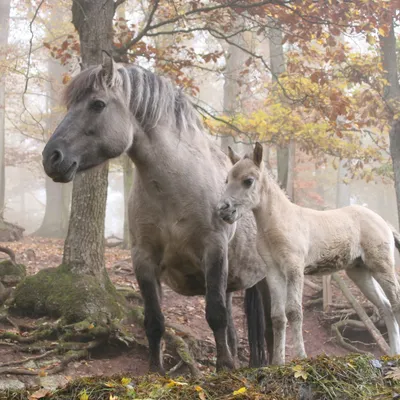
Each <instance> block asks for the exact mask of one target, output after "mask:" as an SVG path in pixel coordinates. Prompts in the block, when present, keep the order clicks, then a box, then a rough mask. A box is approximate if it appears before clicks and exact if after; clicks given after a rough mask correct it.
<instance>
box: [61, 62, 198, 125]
mask: <svg viewBox="0 0 400 400" xmlns="http://www.w3.org/2000/svg"><path fill="white" fill-rule="evenodd" d="M115 75H116V76H115V77H114V79H113V80H112V83H111V85H110V84H109V83H107V82H106V80H105V79H104V76H103V71H102V67H101V66H100V65H99V66H94V67H89V68H87V69H85V70H83V71H82V72H81V73H80V74H78V75H77V76H76V77H74V78H73V79H72V80H71V82H70V84H69V85H68V86H67V88H66V90H65V93H64V102H65V104H66V105H67V107H69V106H71V105H72V104H73V103H75V102H77V101H79V100H81V99H82V98H83V97H84V96H86V95H87V94H88V93H91V92H94V91H96V90H99V89H103V90H106V91H112V92H113V93H116V94H117V95H120V96H123V98H124V100H125V101H126V102H127V103H128V104H129V106H130V110H131V111H132V113H133V115H134V116H135V117H136V119H137V120H138V122H139V123H140V124H141V126H142V127H143V128H144V129H145V130H148V129H152V128H154V127H156V126H157V124H158V123H159V122H160V120H161V119H162V120H163V123H164V124H165V123H166V124H168V125H169V126H171V125H172V126H174V127H176V128H177V129H178V131H179V132H182V131H187V130H190V131H193V130H194V131H202V130H203V129H202V123H201V121H200V118H199V116H198V114H197V111H196V110H195V108H194V106H193V104H192V102H191V101H190V100H189V98H188V97H187V96H186V95H185V94H184V93H183V92H182V90H181V89H179V88H177V87H176V86H175V85H174V84H173V83H172V82H171V81H170V80H169V79H166V78H164V77H161V76H157V75H156V74H154V73H152V72H150V71H148V70H146V69H144V68H142V67H138V66H133V65H129V66H122V65H121V64H118V67H117V70H116V72H115ZM116 89H118V90H116Z"/></svg>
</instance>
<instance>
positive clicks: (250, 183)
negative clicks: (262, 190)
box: [243, 178, 254, 188]
mask: <svg viewBox="0 0 400 400" xmlns="http://www.w3.org/2000/svg"><path fill="white" fill-rule="evenodd" d="M253 182H254V179H253V178H247V179H245V180H244V181H243V185H244V186H245V187H247V188H249V187H250V186H251V185H252V184H253Z"/></svg>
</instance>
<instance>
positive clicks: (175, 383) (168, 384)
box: [167, 379, 187, 388]
mask: <svg viewBox="0 0 400 400" xmlns="http://www.w3.org/2000/svg"><path fill="white" fill-rule="evenodd" d="M186 385H187V383H184V382H178V381H174V380H173V379H170V380H169V382H168V383H167V388H172V387H174V386H186Z"/></svg>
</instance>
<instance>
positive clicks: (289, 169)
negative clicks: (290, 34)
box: [269, 22, 295, 199]
mask: <svg viewBox="0 0 400 400" xmlns="http://www.w3.org/2000/svg"><path fill="white" fill-rule="evenodd" d="M269 60H270V67H271V73H272V81H273V82H277V81H278V79H279V75H280V74H282V73H283V72H285V70H286V67H285V56H284V52H283V44H282V30H281V29H280V27H279V23H277V22H276V26H275V27H274V28H270V30H269ZM276 151H277V154H276V156H277V164H278V165H277V167H278V182H279V184H280V186H281V187H282V188H283V189H285V190H286V192H287V194H288V195H289V197H290V198H291V199H293V172H294V160H295V145H294V143H293V144H292V143H291V144H290V145H286V146H278V147H277V150H276Z"/></svg>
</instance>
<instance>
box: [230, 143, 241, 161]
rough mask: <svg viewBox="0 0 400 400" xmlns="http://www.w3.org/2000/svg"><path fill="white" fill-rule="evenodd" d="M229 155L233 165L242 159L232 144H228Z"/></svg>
mask: <svg viewBox="0 0 400 400" xmlns="http://www.w3.org/2000/svg"><path fill="white" fill-rule="evenodd" d="M228 156H229V158H230V160H231V162H232V164H233V165H235V164H236V163H237V162H238V161H239V160H240V156H239V155H238V154H236V153H235V152H234V150H233V149H232V147H231V146H228Z"/></svg>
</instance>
